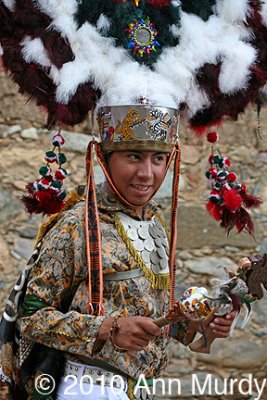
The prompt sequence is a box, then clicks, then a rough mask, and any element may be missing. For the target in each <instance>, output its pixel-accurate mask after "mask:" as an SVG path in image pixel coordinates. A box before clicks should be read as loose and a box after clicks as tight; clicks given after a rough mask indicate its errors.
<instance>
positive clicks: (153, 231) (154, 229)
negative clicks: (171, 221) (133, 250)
mask: <svg viewBox="0 0 267 400" xmlns="http://www.w3.org/2000/svg"><path fill="white" fill-rule="evenodd" d="M148 231H149V233H150V236H152V237H153V239H156V238H157V237H158V234H157V227H156V226H155V225H150V226H149V228H148Z"/></svg>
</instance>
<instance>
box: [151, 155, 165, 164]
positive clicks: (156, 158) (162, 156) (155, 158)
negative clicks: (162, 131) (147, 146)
mask: <svg viewBox="0 0 267 400" xmlns="http://www.w3.org/2000/svg"><path fill="white" fill-rule="evenodd" d="M165 159H166V157H165V156H164V155H163V154H157V155H155V157H154V160H155V162H157V163H160V162H163V161H165Z"/></svg>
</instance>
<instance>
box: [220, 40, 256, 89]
mask: <svg viewBox="0 0 267 400" xmlns="http://www.w3.org/2000/svg"><path fill="white" fill-rule="evenodd" d="M256 56H257V52H256V50H255V49H254V48H253V47H252V46H251V45H249V44H245V43H243V44H242V43H238V46H236V47H231V48H229V47H228V49H227V51H225V58H224V59H223V62H222V67H221V72H220V76H219V87H220V90H221V92H222V93H227V94H233V93H234V92H236V91H238V90H241V89H246V88H247V85H248V79H249V77H250V74H251V71H250V67H251V66H252V65H253V64H254V63H255V61H256Z"/></svg>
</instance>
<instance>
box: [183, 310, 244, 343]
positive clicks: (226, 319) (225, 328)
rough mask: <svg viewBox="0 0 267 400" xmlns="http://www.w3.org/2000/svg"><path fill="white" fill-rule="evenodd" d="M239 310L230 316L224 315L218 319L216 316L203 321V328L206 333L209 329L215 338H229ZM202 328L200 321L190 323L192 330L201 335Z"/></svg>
mask: <svg viewBox="0 0 267 400" xmlns="http://www.w3.org/2000/svg"><path fill="white" fill-rule="evenodd" d="M237 312H238V311H237V310H233V311H232V312H230V313H229V314H226V315H224V316H223V317H217V316H216V315H212V317H210V318H208V319H207V320H205V321H202V327H203V329H204V332H206V331H207V330H208V329H209V330H211V331H212V332H213V336H214V337H216V338H227V337H228V336H229V334H230V331H231V326H232V323H233V321H234V319H235V317H236V315H237ZM202 327H201V325H200V322H199V321H197V322H196V321H194V322H193V321H191V322H190V328H189V329H190V330H195V331H198V332H199V333H203V330H202Z"/></svg>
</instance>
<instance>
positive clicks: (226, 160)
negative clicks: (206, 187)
mask: <svg viewBox="0 0 267 400" xmlns="http://www.w3.org/2000/svg"><path fill="white" fill-rule="evenodd" d="M223 164H224V166H225V167H230V165H231V161H230V159H229V158H228V157H223Z"/></svg>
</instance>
